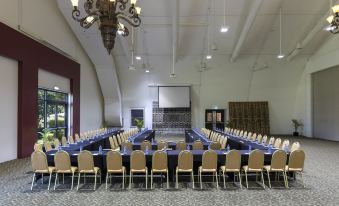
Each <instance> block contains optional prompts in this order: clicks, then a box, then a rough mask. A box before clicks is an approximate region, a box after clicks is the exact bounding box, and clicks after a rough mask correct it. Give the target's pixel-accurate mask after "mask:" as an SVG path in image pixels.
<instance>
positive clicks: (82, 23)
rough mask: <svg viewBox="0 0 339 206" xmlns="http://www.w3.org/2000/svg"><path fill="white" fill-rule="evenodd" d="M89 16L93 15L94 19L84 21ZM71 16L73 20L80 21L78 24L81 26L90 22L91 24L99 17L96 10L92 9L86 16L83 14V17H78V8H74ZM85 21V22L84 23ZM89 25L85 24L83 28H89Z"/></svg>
mask: <svg viewBox="0 0 339 206" xmlns="http://www.w3.org/2000/svg"><path fill="white" fill-rule="evenodd" d="M89 16H93V17H94V19H93V20H92V21H91V22H89V23H87V22H86V19H87V18H88V17H89ZM72 17H73V19H74V20H75V21H77V22H80V25H81V26H82V27H84V26H83V25H85V24H86V25H87V24H90V26H92V24H93V23H94V22H96V21H97V20H99V18H98V15H97V11H92V12H91V13H89V14H88V15H87V16H85V17H83V18H79V17H80V11H79V10H78V9H74V10H73V12H72ZM84 22H85V23H84ZM90 26H88V27H87V26H86V27H84V28H89V27H90Z"/></svg>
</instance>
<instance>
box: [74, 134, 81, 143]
mask: <svg viewBox="0 0 339 206" xmlns="http://www.w3.org/2000/svg"><path fill="white" fill-rule="evenodd" d="M74 137H75V141H76V142H80V141H81V140H80V136H79V134H78V133H75V135H74Z"/></svg>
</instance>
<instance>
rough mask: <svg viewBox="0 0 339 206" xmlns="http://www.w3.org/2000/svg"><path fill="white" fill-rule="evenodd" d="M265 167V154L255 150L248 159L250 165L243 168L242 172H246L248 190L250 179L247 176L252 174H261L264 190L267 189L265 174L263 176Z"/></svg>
mask: <svg viewBox="0 0 339 206" xmlns="http://www.w3.org/2000/svg"><path fill="white" fill-rule="evenodd" d="M263 166H264V152H263V151H261V150H258V149H256V150H253V151H252V152H251V153H250V154H249V157H248V165H245V166H243V167H242V170H243V171H244V172H245V178H246V187H247V188H248V180H247V179H248V178H247V174H248V173H250V172H255V173H256V174H257V173H258V172H260V173H261V180H262V184H263V188H264V189H265V182H264V174H263Z"/></svg>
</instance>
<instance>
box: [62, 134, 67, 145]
mask: <svg viewBox="0 0 339 206" xmlns="http://www.w3.org/2000/svg"><path fill="white" fill-rule="evenodd" d="M61 145H62V146H67V139H66V137H65V136H63V137H62V138H61Z"/></svg>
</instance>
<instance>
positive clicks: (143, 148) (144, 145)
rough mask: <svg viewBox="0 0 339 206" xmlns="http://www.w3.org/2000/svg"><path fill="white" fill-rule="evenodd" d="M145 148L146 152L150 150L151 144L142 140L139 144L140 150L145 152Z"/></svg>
mask: <svg viewBox="0 0 339 206" xmlns="http://www.w3.org/2000/svg"><path fill="white" fill-rule="evenodd" d="M146 147H147V148H148V150H152V144H151V143H150V142H149V141H148V140H144V141H143V142H141V144H140V150H141V151H145V150H146Z"/></svg>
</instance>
